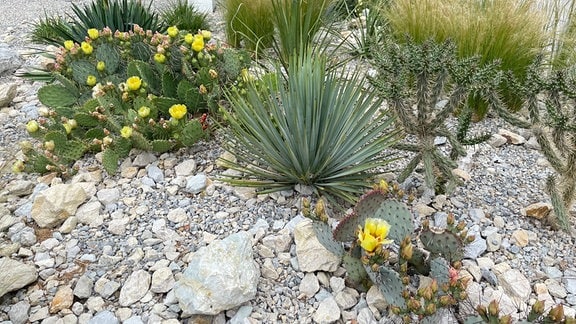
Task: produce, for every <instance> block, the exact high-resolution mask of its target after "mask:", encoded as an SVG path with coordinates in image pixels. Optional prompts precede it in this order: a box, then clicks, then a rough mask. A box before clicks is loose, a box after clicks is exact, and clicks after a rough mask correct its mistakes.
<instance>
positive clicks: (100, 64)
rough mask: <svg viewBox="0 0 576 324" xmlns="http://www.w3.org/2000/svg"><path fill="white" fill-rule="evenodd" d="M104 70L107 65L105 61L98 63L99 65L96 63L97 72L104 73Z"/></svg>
mask: <svg viewBox="0 0 576 324" xmlns="http://www.w3.org/2000/svg"><path fill="white" fill-rule="evenodd" d="M104 69H106V63H104V61H98V63H96V70H98V71H100V72H102V71H104Z"/></svg>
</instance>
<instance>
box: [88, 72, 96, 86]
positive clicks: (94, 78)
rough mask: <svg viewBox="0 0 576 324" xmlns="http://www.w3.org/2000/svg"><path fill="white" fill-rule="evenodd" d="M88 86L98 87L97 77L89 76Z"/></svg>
mask: <svg viewBox="0 0 576 324" xmlns="http://www.w3.org/2000/svg"><path fill="white" fill-rule="evenodd" d="M86 85H88V86H89V87H93V86H95V85H96V77H95V76H93V75H89V76H88V77H87V78H86Z"/></svg>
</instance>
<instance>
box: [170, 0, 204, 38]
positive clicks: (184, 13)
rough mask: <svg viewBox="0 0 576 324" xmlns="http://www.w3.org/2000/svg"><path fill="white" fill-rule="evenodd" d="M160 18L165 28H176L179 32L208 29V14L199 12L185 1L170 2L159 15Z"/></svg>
mask: <svg viewBox="0 0 576 324" xmlns="http://www.w3.org/2000/svg"><path fill="white" fill-rule="evenodd" d="M161 17H162V19H163V20H164V23H165V24H166V25H167V26H176V27H178V29H180V30H189V31H191V32H196V31H197V30H202V29H210V26H209V24H208V20H207V19H208V14H207V13H203V12H200V11H199V10H198V9H197V8H196V7H194V6H193V5H192V4H189V3H188V1H187V0H172V1H171V2H170V4H169V5H168V7H167V9H164V10H163V11H162V13H161Z"/></svg>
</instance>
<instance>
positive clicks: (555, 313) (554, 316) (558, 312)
mask: <svg viewBox="0 0 576 324" xmlns="http://www.w3.org/2000/svg"><path fill="white" fill-rule="evenodd" d="M562 318H564V306H562V304H558V305H557V306H556V307H554V308H552V309H551V310H550V312H549V313H548V319H549V320H551V321H552V322H559V321H561V320H562Z"/></svg>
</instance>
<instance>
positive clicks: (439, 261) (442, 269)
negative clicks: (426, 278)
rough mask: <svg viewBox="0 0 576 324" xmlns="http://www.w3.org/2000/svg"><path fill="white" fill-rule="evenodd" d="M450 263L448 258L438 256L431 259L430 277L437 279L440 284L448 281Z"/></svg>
mask: <svg viewBox="0 0 576 324" xmlns="http://www.w3.org/2000/svg"><path fill="white" fill-rule="evenodd" d="M449 269H450V265H449V264H448V262H446V259H444V258H441V257H438V258H433V259H432V260H430V277H432V278H433V279H436V281H437V282H438V284H439V285H441V284H443V283H446V282H448V280H449V276H448V271H449Z"/></svg>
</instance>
